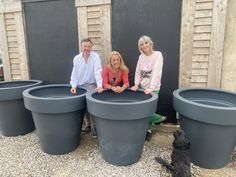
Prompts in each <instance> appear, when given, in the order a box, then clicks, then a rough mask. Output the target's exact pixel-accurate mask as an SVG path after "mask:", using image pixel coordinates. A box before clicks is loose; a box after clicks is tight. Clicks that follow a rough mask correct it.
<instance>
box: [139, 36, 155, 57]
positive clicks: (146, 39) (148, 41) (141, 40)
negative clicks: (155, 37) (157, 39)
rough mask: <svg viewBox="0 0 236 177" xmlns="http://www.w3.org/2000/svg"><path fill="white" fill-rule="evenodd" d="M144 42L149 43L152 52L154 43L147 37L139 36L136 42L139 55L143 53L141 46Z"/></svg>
mask: <svg viewBox="0 0 236 177" xmlns="http://www.w3.org/2000/svg"><path fill="white" fill-rule="evenodd" d="M144 42H147V43H149V44H150V46H151V50H152V51H153V46H154V43H153V41H152V39H151V38H150V37H149V36H146V35H144V36H141V37H140V38H139V40H138V49H139V51H140V53H143V51H142V49H141V44H142V43H144Z"/></svg>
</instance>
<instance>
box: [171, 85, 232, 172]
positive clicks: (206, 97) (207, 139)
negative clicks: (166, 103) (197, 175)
mask: <svg viewBox="0 0 236 177" xmlns="http://www.w3.org/2000/svg"><path fill="white" fill-rule="evenodd" d="M173 96H174V97H173V105H174V108H175V110H176V111H177V112H179V115H180V125H181V128H182V129H183V130H184V131H185V132H186V136H187V138H188V139H189V141H190V143H191V149H190V154H191V159H192V162H193V163H194V164H196V165H198V166H200V167H203V168H210V169H211V168H212V169H216V168H222V167H224V166H225V165H227V163H228V162H229V161H230V156H231V154H232V152H233V150H234V147H235V144H236V94H235V93H233V92H229V91H223V90H217V89H208V88H188V89H178V90H175V91H174V92H173Z"/></svg>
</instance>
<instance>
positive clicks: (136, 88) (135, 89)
mask: <svg viewBox="0 0 236 177" xmlns="http://www.w3.org/2000/svg"><path fill="white" fill-rule="evenodd" d="M130 89H131V90H133V91H137V90H138V85H134V86H133V87H131V88H130Z"/></svg>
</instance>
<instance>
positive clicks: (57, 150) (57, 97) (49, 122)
mask: <svg viewBox="0 0 236 177" xmlns="http://www.w3.org/2000/svg"><path fill="white" fill-rule="evenodd" d="M70 88H71V87H70V86H69V85H64V84H55V85H45V86H39V87H34V88H32V89H28V90H25V91H24V92H23V95H24V103H25V107H26V108H27V109H28V110H30V111H31V112H32V115H33V119H34V122H35V126H36V131H37V135H38V137H39V140H40V145H41V148H42V150H43V151H44V152H46V153H48V154H55V155H57V154H64V153H68V152H71V151H73V150H74V149H75V148H76V147H77V146H78V145H79V143H80V133H81V126H82V122H83V118H84V112H85V107H86V103H85V102H86V101H85V94H86V92H87V91H86V90H85V89H82V88H78V89H77V93H78V94H77V95H73V94H71V93H70Z"/></svg>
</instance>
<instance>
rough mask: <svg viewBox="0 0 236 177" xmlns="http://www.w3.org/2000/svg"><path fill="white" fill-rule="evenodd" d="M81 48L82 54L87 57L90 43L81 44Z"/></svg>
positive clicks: (90, 47) (90, 46)
mask: <svg viewBox="0 0 236 177" xmlns="http://www.w3.org/2000/svg"><path fill="white" fill-rule="evenodd" d="M81 47H82V52H83V53H84V54H85V55H89V54H90V52H91V50H92V43H91V42H89V41H86V42H82V43H81Z"/></svg>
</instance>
